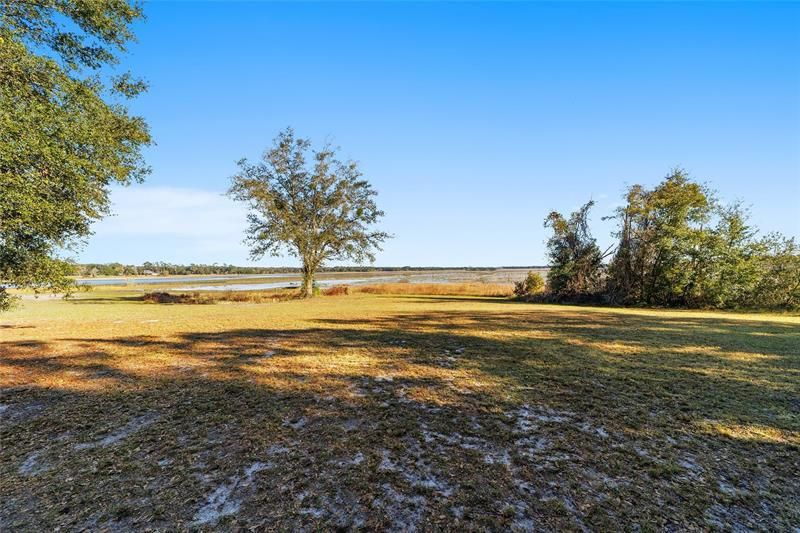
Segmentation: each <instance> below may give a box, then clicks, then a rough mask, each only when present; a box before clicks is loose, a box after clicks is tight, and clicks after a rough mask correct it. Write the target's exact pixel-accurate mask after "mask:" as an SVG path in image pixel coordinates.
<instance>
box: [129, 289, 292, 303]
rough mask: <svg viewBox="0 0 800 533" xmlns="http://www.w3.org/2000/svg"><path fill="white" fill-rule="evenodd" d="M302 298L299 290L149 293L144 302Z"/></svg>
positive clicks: (257, 300)
mask: <svg viewBox="0 0 800 533" xmlns="http://www.w3.org/2000/svg"><path fill="white" fill-rule="evenodd" d="M299 297H300V293H299V291H298V290H297V289H278V290H271V291H224V292H202V293H201V292H191V293H180V292H179V293H171V292H148V293H146V294H145V295H144V296H142V298H141V299H142V301H145V302H149V303H158V304H215V303H219V302H237V303H272V302H284V301H287V300H294V299H297V298H299Z"/></svg>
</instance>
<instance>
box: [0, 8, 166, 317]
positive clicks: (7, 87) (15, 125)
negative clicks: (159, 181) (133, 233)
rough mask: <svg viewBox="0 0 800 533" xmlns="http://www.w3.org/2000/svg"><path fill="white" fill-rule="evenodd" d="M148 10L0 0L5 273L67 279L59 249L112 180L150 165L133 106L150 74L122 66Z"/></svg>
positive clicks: (25, 281) (32, 280)
mask: <svg viewBox="0 0 800 533" xmlns="http://www.w3.org/2000/svg"><path fill="white" fill-rule="evenodd" d="M141 16H142V10H141V6H140V5H139V3H137V2H130V1H126V0H36V1H35V2H34V1H24V0H6V1H3V0H0V282H2V283H3V284H12V285H14V286H18V287H33V288H34V289H36V290H52V291H65V290H69V288H70V286H71V283H72V282H71V281H70V279H69V278H68V277H67V274H68V273H69V272H70V266H69V264H68V263H67V262H65V261H64V260H63V259H62V258H61V255H62V254H63V253H64V252H68V251H70V250H74V249H75V248H76V247H77V246H79V245H80V244H81V243H82V242H83V240H84V239H85V238H86V237H87V236H88V235H89V234H90V233H91V224H92V222H94V221H95V220H97V219H99V218H101V217H102V216H103V215H105V214H107V213H108V211H109V187H110V185H111V184H113V183H119V184H129V183H131V182H134V181H140V180H141V179H142V177H143V176H144V175H145V174H146V173H147V171H148V169H147V167H146V166H145V165H144V163H143V160H142V154H141V148H142V147H143V146H146V145H148V144H150V142H151V141H150V135H149V133H148V129H147V125H146V124H145V122H144V120H143V119H142V118H140V117H137V116H133V115H131V114H130V113H129V112H128V110H127V108H126V103H127V101H128V99H129V98H132V97H134V96H136V95H137V94H139V93H140V92H142V91H143V90H144V89H145V84H144V83H143V82H141V81H139V80H136V79H134V78H132V77H131V76H130V74H128V73H125V72H118V71H117V70H116V68H115V65H117V63H118V56H119V55H120V54H121V53H123V52H124V51H125V48H126V45H127V43H128V42H130V41H131V40H132V39H133V34H132V32H131V24H132V23H133V22H134V21H136V20H137V19H139V18H140V17H141ZM3 286H4V285H0V309H2V308H5V307H8V305H9V304H10V302H11V298H10V297H9V295H8V293H7V292H6V290H5V289H4V288H2V287H3Z"/></svg>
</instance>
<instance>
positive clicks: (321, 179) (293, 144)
mask: <svg viewBox="0 0 800 533" xmlns="http://www.w3.org/2000/svg"><path fill="white" fill-rule="evenodd" d="M231 180H232V185H231V187H230V189H229V191H228V194H229V196H231V197H232V198H233V199H235V200H238V201H241V202H245V203H247V204H248V206H249V208H250V211H249V213H248V221H249V227H248V229H247V237H246V242H247V243H248V244H249V245H250V252H251V257H252V258H254V259H258V258H261V257H263V256H264V255H267V254H269V255H273V256H278V255H281V254H282V253H284V252H288V253H289V254H291V255H293V256H295V257H298V258H299V259H300V260H301V262H302V272H303V282H302V285H301V287H300V290H301V294H302V295H303V296H304V297H310V296H312V295H313V284H314V276H315V274H316V272H317V271H318V270H319V268H320V267H322V266H323V265H324V264H325V263H326V262H327V261H337V260H352V261H355V262H357V263H362V262H364V261H366V260H369V261H374V260H375V256H374V253H375V251H376V250H380V245H381V243H382V242H383V241H385V240H386V239H387V238H389V235H388V234H387V233H385V232H383V231H379V230H376V229H374V225H375V224H376V223H377V222H378V221H379V219H380V218H381V217H382V216H383V211H381V210H379V209H378V207H377V205H376V203H375V196H376V194H377V193H376V191H375V190H374V189H373V188H372V186H371V185H370V183H369V182H368V181H366V180H365V179H363V175H362V173H361V171H360V170H359V168H358V165H357V164H356V163H355V162H353V161H340V160H339V159H337V157H336V150H335V149H334V148H332V147H331V146H329V145H326V146H323V147H322V149H320V150H313V149H312V147H311V142H310V141H309V140H308V139H302V138H298V137H295V134H294V131H293V130H292V129H291V128H287V129H286V130H284V131H282V132H281V133H280V134H278V136H277V137H276V138H275V141H274V145H273V146H272V148H270V149H268V150H266V151H265V152H264V155H263V156H262V158H261V161H259V162H257V163H250V162H248V161H247V160H246V159H243V160H241V161H239V172H238V173H237V174H236V175H235V176H233V178H231Z"/></svg>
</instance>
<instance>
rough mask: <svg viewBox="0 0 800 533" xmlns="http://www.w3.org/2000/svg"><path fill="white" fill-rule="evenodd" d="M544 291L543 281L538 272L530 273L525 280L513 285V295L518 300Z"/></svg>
mask: <svg viewBox="0 0 800 533" xmlns="http://www.w3.org/2000/svg"><path fill="white" fill-rule="evenodd" d="M543 290H544V279H542V276H541V275H539V273H538V272H534V271H532V270H531V271H530V272H528V275H527V276H525V279H523V280H522V281H517V282H516V283H514V294H515V295H516V296H517V297H519V298H524V297H526V296H533V295H534V294H537V293H540V292H542V291H543Z"/></svg>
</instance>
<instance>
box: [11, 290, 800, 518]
mask: <svg viewBox="0 0 800 533" xmlns="http://www.w3.org/2000/svg"><path fill="white" fill-rule="evenodd" d="M459 301H463V300H462V299H459ZM316 324H317V325H315V326H313V327H306V328H297V329H270V328H241V329H234V330H225V331H207V332H192V333H184V334H178V335H176V336H174V337H154V336H127V337H117V338H94V339H93V338H88V339H87V338H67V339H59V340H57V341H54V343H53V344H48V343H44V342H36V341H29V342H3V343H2V344H0V349H1V350H2V353H3V357H2V360H1V361H0V362H1V363H2V367H3V370H4V372H5V374H4V375H5V376H6V378H4V379H5V382H6V384H7V385H9V386H7V387H6V388H5V391H4V393H3V400H2V402H3V403H4V404H6V403H7V402H8V404H9V405H10V407H8V408H7V409H8V410H9V411H8V413H5V414H4V415H3V416H5V417H6V419H4V420H10V421H11V422H12V423H9V424H6V423H4V424H3V427H2V428H0V436H1V437H2V440H3V442H4V443H11V444H10V445H7V446H4V447H3V448H4V450H3V451H2V452H0V453H2V457H3V465H4V466H3V467H2V469H0V473H1V474H2V479H3V480H8V479H13V480H16V482H15V483H14V484H12V485H9V486H12V487H13V489H12V490H11V493H12V496H11V498H10V499H9V500H8V501H9V502H10V503H7V504H5V505H4V507H3V510H2V514H3V515H4V516H2V517H1V518H3V519H4V523H10V524H17V525H19V526H22V527H24V526H29V527H33V526H34V525H35V524H39V525H42V524H45V525H49V526H54V525H62V526H66V527H70V528H89V529H92V528H100V529H102V528H103V527H110V528H112V529H113V528H115V527H118V528H124V527H142V526H144V525H145V524H149V525H154V527H164V528H172V527H175V526H176V525H177V527H178V528H182V527H186V525H188V523H189V522H191V521H192V520H195V519H196V516H197V509H198V508H202V506H203V502H204V501H206V500H207V499H209V498H210V499H212V500H213V498H214V497H216V498H221V497H222V496H220V494H222V493H224V492H225V491H226V490H227V491H228V492H230V493H231V494H234V495H236V494H239V495H240V496H241V498H242V499H245V497H246V500H247V503H246V504H245V503H242V504H241V505H242V509H241V512H240V511H239V508H238V507H236V512H231V513H230V516H229V517H228V519H229V520H231V522H230V523H228V525H229V526H230V527H231V528H232V529H235V528H236V527H240V526H241V527H244V526H247V527H260V526H261V527H263V526H272V527H277V528H279V529H281V528H288V529H296V528H298V527H322V528H329V527H339V528H356V527H367V528H370V529H372V528H375V529H381V528H387V527H394V528H399V529H409V528H414V527H419V528H422V529H436V528H439V529H441V528H444V529H448V528H449V529H463V527H465V524H469V525H471V526H472V527H476V528H479V529H480V528H487V529H507V528H510V527H512V526H514V525H515V524H516V526H517V527H521V528H523V529H524V528H525V526H526V525H528V526H530V525H531V524H537V525H539V526H542V527H543V528H545V529H547V528H552V529H581V528H584V527H586V528H599V529H608V528H614V526H618V525H619V523H622V522H620V520H622V521H624V523H631V524H633V523H636V524H640V525H643V526H645V527H644V528H645V529H647V527H646V526H647V525H650V526H653V527H659V528H673V529H682V528H689V529H691V528H698V527H700V528H704V527H708V524H709V522H708V521H709V520H711V521H712V523H713V521H714V520H717V521H721V522H722V523H727V524H739V525H741V526H742V527H759V526H761V527H766V528H767V529H769V528H770V527H769V526H774V527H775V528H776V529H781V526H785V525H787V524H789V523H791V522H792V520H794V519H796V518H797V515H796V509H797V508H798V507H797V505H795V504H796V503H797V501H798V498H799V497H800V496H799V495H798V489H797V487H796V486H793V485H792V480H793V479H795V478H796V475H797V474H798V466H797V464H796V461H795V462H794V463H793V462H792V461H791V459H790V458H791V457H792V456H793V455H794V454H796V452H797V445H796V443H790V442H787V441H785V440H780V438H778V437H774V436H770V435H771V433H770V431H772V432H782V433H781V434H782V435H784V436H785V435H786V434H793V435H797V432H798V430H800V424H799V421H798V418H797V410H798V407H799V406H798V403H797V402H798V400H797V398H798V383H800V356H798V354H797V350H796V348H797V346H798V345H799V344H800V331H798V329H797V328H796V327H795V326H788V325H784V324H776V323H770V322H759V321H743V320H732V319H726V318H696V317H667V318H664V317H661V318H659V317H657V316H655V315H630V314H621V313H614V312H612V311H609V312H605V311H597V310H591V311H586V310H581V309H579V308H564V310H562V311H559V312H548V313H544V312H540V310H538V309H537V308H536V306H526V307H524V308H515V309H513V310H509V311H507V312H506V311H499V312H490V311H479V310H475V311H470V310H469V309H465V310H464V309H462V310H451V311H446V312H445V311H441V312H440V311H429V312H424V313H405V314H403V313H397V314H391V315H387V316H383V317H376V318H371V319H369V320H366V321H360V320H345V319H325V320H317V322H316ZM9 377H10V379H11V380H10V381H9V379H8V378H9ZM15 381H16V383H15ZM26 406H27V407H26ZM151 413H156V414H157V415H158V417H157V418H156V417H150V418H148V416H149V414H151ZM131 420H134V421H136V420H145V421H149V422H147V423H148V424H150V425H148V426H146V427H144V428H142V429H137V431H138V433H136V436H135V437H130V438H128V437H127V436H123V437H120V440H119V442H121V443H122V444H119V445H116V444H115V445H113V446H108V447H106V446H104V445H101V444H97V443H102V442H105V440H107V439H109V438H112V440H113V438H116V437H117V436H119V435H122V433H121V432H123V430H124V428H126V427H136V425H135V424H134V425H133V426H132V425H131V424H132V423H131V422H130V421H131ZM708 421H711V422H720V423H724V424H728V425H735V426H743V427H755V428H762V429H763V430H764V431H762V432H761V433H758V432H755V433H752V432H751V433H750V434H747V435H744V436H736V437H732V436H730V435H726V434H723V433H722V432H715V431H714V430H711V429H708V428H707V427H704V426H703V424H704V423H706V422H708ZM142 423H143V422H142ZM120 427H121V428H123V429H120ZM520 428H522V429H520ZM525 428H528V429H525ZM531 428H533V429H531ZM525 431H528V433H525ZM128 443H129V444H128ZM76 445H78V446H84V447H85V448H84V449H86V450H89V451H87V452H81V453H80V454H79V453H76V451H75V450H76V448H75V446H76ZM270 450H271V451H270ZM37 453H38V454H39V455H35V454H37ZM31 457H35V458H38V459H37V460H38V461H40V462H41V463H42V470H41V474H40V475H37V476H35V477H34V476H27V477H25V476H23V475H22V474H21V473H20V472H21V470H20V469H22V468H23V466H20V465H25V464H27V463H28V462H30V461H31ZM64 457H66V458H68V459H69V462H65V461H64V460H63V459H62V458H64ZM756 457H757V458H758V461H754V460H753V458H756ZM490 459H491V460H490ZM34 463H35V461H34ZM342 465H344V466H342ZM255 466H257V468H258V469H264V470H265V471H267V472H268V475H267V474H264V475H263V476H264V477H263V478H261V479H262V482H261V484H260V485H258V487H256V486H255V485H253V486H250V485H248V483H250V482H248V481H247V478H246V477H243V476H244V474H243V472H245V471H247V468H255ZM68 477H69V478H73V479H75V480H77V481H75V483H76V486H79V487H84V489H83V490H84V491H88V492H81V491H59V490H55V489H54V487H58V486H60V485H62V484H63V480H64V479H66V478H68ZM20 480H21V481H20ZM728 485H730V486H731V487H734V488H733V489H729V488H728ZM215 487H216V488H215ZM220 487H222V488H223V489H224V490H223V491H222V493H218V492H217V491H219V490H220ZM225 487H227V488H225ZM237 491H238V492H237ZM720 491H722V492H720ZM737 491H739V492H737ZM740 492H741V494H740ZM28 493H30V494H33V496H32V497H31V498H33V499H30V498H29V497H28V496H25V494H28ZM762 493H764V494H767V495H766V496H763V497H762V496H760V495H761V494H762ZM153 494H155V495H157V496H156V497H155V498H154V497H153ZM209 494H211V496H209ZM215 494H217V496H214V495H215ZM756 495H759V496H756ZM229 496H230V495H229ZM301 496H302V497H301ZM230 497H231V498H233V496H230ZM26 498H28V499H26ZM748 498H750V499H748ZM106 499H107V500H108V504H107V505H106V503H102V505H101V504H99V503H98V502H105V501H106ZM556 501H557V502H558V505H556V504H555V503H553V502H556ZM720 502H722V503H720ZM756 504H758V505H756ZM120 505H122V506H123V507H122V508H120ZM225 505H226V503H225V502H223V503H222V504H220V505H219V509H220V510H224V509H229V508H233V507H235V506H233V504H231V506H232V507H231V506H229V507H225ZM237 505H238V504H237ZM715 506H721V507H719V508H717V507H715ZM98 509H99V510H98ZM459 509H460V510H459ZM464 509H466V511H464ZM709 509H711V510H713V512H712V513H711V515H712V516H711V518H709V512H710V511H709ZM714 509H716V510H714ZM792 509H795V511H792ZM464 512H466V513H467V514H466V515H464ZM48 513H51V514H48ZM459 516H460V518H459ZM98 520H99V522H98ZM458 520H466V521H467V522H461V526H459V525H458V524H459V522H458ZM223 523H224V522H223Z"/></svg>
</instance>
